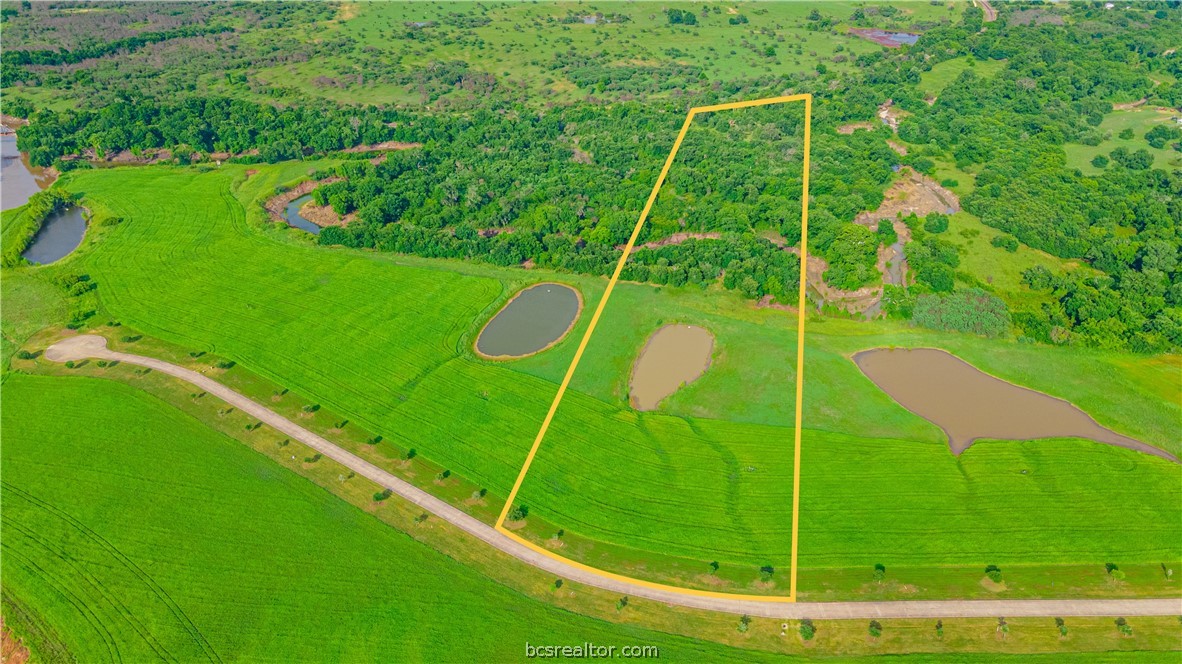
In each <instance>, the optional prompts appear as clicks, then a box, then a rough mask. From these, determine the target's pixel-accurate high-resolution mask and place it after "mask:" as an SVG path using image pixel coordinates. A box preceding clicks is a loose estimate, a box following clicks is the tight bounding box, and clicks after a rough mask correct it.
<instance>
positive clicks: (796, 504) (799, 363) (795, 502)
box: [495, 94, 813, 602]
mask: <svg viewBox="0 0 1182 664" xmlns="http://www.w3.org/2000/svg"><path fill="white" fill-rule="evenodd" d="M794 101H803V102H804V172H803V176H802V179H803V183H802V184H803V190H804V191H803V195H802V196H801V199H800V208H801V209H800V214H801V217H800V294H799V301H798V303H797V311H798V320H797V330H796V427H795V451H794V453H793V469H792V564H791V569H790V572H789V575H790V577H789V578H790V582H789V589H788V596H787V597H784V596H768V595H740V594H735V593H722V592H714V591H710V590H696V589H692V588H679V587H677V586H670V585H665V584H662V583H654V582H652V581H644V580H642V579H634V578H632V577H628V576H623V575H621V574H615V573H613V572H607V571H604V570H601V569H597V568H595V567H591V566H589V565H584V564H583V563H580V562H578V561H575V560H571V559H569V558H565V557H563V556H560V555H558V554H556V553H554V552H552V551H549V550H547V549H545V548H543V547H540V546H538V545H537V544H534V543H533V542H530V541H529V540H527V539H525V538H523V537H521V536H519V535H517V534H516V533H514V532H513V531H511V530H509V529H508V528H505V518H506V517H508V515H509V510H510V509H511V507H512V505H513V501H514V500H515V499H516V498H517V492H518V490H520V489H521V483H522V482H523V481H524V480H525V476H526V474H527V473H528V472H529V467H530V464H532V463H533V461H534V456H535V455H536V454H537V452H538V447H539V446H540V445H541V444H542V438H544V437H545V436H546V430H547V429H549V428H550V422H551V421H552V420H553V419H554V413H555V412H557V410H558V404H559V403H561V402H562V397H563V395H565V394H566V388H567V386H569V385H570V381H571V377H573V376H574V374H575V368H576V367H578V366H579V360H580V359H582V357H583V351H584V350H586V348H587V342H588V341H590V340H591V334H592V333H593V332H595V326H596V325H597V324H598V323H599V316H600V315H601V314H602V313H603V309H604V307H605V306H606V305H607V301H608V299H609V298H610V297H611V294H612V290H613V289H614V288H615V287H616V282H617V281H619V279H620V273H621V272H622V271H623V270H624V263H625V262H627V260H628V257H629V256H630V255H631V254H632V247H633V246H635V244H636V240H637V238H639V237H640V229H641V228H642V227H643V226H644V222H645V220H647V219H648V214H649V211H651V210H652V207H653V203H654V202H656V200H657V194H658V193H659V192H660V191H661V185H663V184H664V183H665V177H666V176H667V175H668V174H669V167H670V166H672V165H673V159H674V157H676V156H677V150H678V149H680V148H681V142H682V141H683V140H684V139H685V134H686V131H688V130H689V128H690V124H691V123H693V121H694V116H695V115H697V114H698V113H712V112H714V111H729V110H734V109H739V108H751V107H753V106H768V105H771V104H784V103H787V102H794ZM812 113H813V96H812V95H810V94H800V95H788V96H785V97H770V98H767V99H755V100H751V101H740V102H733V103H729V104H716V105H714V106H696V107H694V108H691V109H690V110H689V113H688V114H687V115H686V116H685V123H683V124H682V125H681V131H680V132H678V134H677V140H676V141H674V142H673V149H672V150H670V151H669V156H668V157H666V158H665V166H664V167H662V168H661V174H660V176H658V177H657V182H656V184H655V185H653V191H652V193H651V194H649V196H648V202H646V203H645V204H644V210H642V211H641V213H640V219H638V220H637V221H636V226H635V227H634V228H633V229H632V236H631V237H630V238H628V244H627V245H625V246H624V253H623V254H622V255H621V256H620V261H619V262H618V263H616V270H615V272H613V273H612V276H611V279H610V280H608V282H607V289H606V290H604V292H603V298H601V299H600V300H599V305H598V306H597V307H596V308H595V314H594V315H592V316H591V324H590V325H589V326H588V327H587V331H586V332H585V333H583V339H582V341H580V342H579V348H578V350H576V351H575V356H574V359H572V360H571V363H570V367H569V368H567V370H566V376H564V377H563V379H562V384H561V385H559V386H558V394H556V395H554V401H553V402H552V403H551V404H550V411H549V412H547V413H546V419H544V420H542V428H541V429H540V430H539V431H538V436H537V438H535V439H534V444H533V447H531V448H530V450H529V454H527V455H526V457H525V464H524V465H523V466H522V467H521V472H520V473H518V475H517V481H516V482H514V483H513V490H512V491H510V492H509V498H508V500H506V501H505V507H504V508H503V509H502V510H501V515H500V517H498V518H497V522H496V525H495V528H496V529H497V531H498V532H500V533H501V534H502V535H505V536H506V537H509V538H511V539H513V540H515V541H517V542H519V543H520V544H522V545H523V546H526V547H529V548H530V549H532V550H534V551H536V552H538V553H540V554H542V555H544V556H547V557H549V558H553V559H554V560H558V561H560V562H563V563H565V564H567V565H572V566H574V567H577V568H579V569H582V570H584V571H587V572H591V573H593V574H597V575H599V576H601V577H604V578H608V579H614V580H616V581H623V582H625V583H630V584H633V585H636V586H640V587H645V588H657V589H660V590H668V591H671V592H676V593H682V594H685V595H698V596H704V597H723V598H727V599H743V600H752V601H757V602H795V601H796V559H797V556H796V554H797V532H798V528H799V525H800V420H801V403H802V396H803V394H804V311H805V274H806V269H805V267H806V266H805V261H806V260H807V245H808V233H809V142H810V141H811V138H812V136H811V134H810V128H811V127H810V125H811V124H812Z"/></svg>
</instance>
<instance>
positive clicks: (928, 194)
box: [854, 168, 960, 229]
mask: <svg viewBox="0 0 1182 664" xmlns="http://www.w3.org/2000/svg"><path fill="white" fill-rule="evenodd" d="M899 175H900V176H901V177H900V178H899V179H898V180H896V181H895V183H894V184H893V185H891V187H890V189H887V190H886V193H885V194H884V195H883V202H882V205H880V206H879V208H878V209H877V210H875V211H874V212H862V213H860V214H859V215H858V216H857V217H856V218H855V219H854V222H855V223H858V224H862V225H863V226H867V227H869V228H871V229H874V228H876V227H877V226H878V220H879V219H895V218H896V217H898V216H899V215H900V214H901V215H903V216H907V215H909V214H911V213H912V212H914V213H915V214H917V215H919V216H921V217H923V216H926V215H927V214H929V213H931V212H939V213H941V214H952V213H953V212H959V211H960V199H959V198H957V197H956V194H954V193H952V192H951V191H948V190H947V189H945V188H944V187H941V186H940V185H939V183H937V182H936V181H935V180H933V179H931V178H929V177H927V176H926V175H922V174H920V173H916V172H915V171H913V170H912V169H910V168H904V169H903V170H902V171H900V172H899Z"/></svg>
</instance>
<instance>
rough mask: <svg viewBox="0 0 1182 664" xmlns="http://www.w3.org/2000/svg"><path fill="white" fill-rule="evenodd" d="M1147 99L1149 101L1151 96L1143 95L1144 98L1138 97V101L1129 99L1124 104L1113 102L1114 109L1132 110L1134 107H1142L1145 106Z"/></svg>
mask: <svg viewBox="0 0 1182 664" xmlns="http://www.w3.org/2000/svg"><path fill="white" fill-rule="evenodd" d="M1147 101H1149V98H1147V97H1142V98H1140V99H1138V100H1137V101H1129V102H1125V103H1123V104H1113V105H1112V110H1114V111H1131V110H1133V109H1134V108H1140V107H1142V106H1144V105H1145V102H1147Z"/></svg>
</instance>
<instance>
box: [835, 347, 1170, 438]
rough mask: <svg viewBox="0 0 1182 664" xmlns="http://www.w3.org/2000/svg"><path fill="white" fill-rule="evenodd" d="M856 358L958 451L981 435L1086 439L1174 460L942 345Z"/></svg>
mask: <svg viewBox="0 0 1182 664" xmlns="http://www.w3.org/2000/svg"><path fill="white" fill-rule="evenodd" d="M854 362H855V363H856V364H857V365H858V368H859V369H861V370H862V373H864V374H866V376H867V377H868V378H870V380H872V381H873V382H874V384H876V385H878V386H879V387H880V388H882V390H883V391H884V392H886V393H887V394H889V395H890V396H891V397H892V398H894V400H895V401H897V402H899V404H900V405H902V406H903V407H904V408H906V409H907V410H910V411H911V412H913V413H915V414H916V415H919V416H920V417H922V418H924V419H926V420H928V421H929V422H931V423H933V424H935V425H936V426H938V427H940V428H941V429H943V430H944V433H946V434H948V446H949V447H950V448H952V452H953V454H960V453H961V452H963V451H965V450H966V449H968V447H969V446H970V445H972V444H973V441H975V440H977V439H978V438H993V439H999V440H1032V439H1037V438H1087V439H1089V440H1094V441H1097V442H1100V443H1107V444H1109V445H1116V446H1119V447H1126V448H1128V449H1131V450H1138V451H1140V452H1145V453H1146V454H1153V455H1155V456H1159V457H1162V458H1164V459H1169V460H1171V461H1177V459H1175V458H1174V457H1173V456H1172V455H1170V454H1168V453H1166V452H1164V451H1162V450H1160V449H1158V448H1156V447H1153V446H1152V445H1147V444H1145V443H1143V442H1141V441H1139V440H1134V439H1132V438H1129V437H1128V436H1122V435H1120V434H1118V433H1116V432H1115V431H1112V430H1110V429H1106V428H1104V427H1102V426H1100V425H1099V424H1097V423H1096V421H1095V420H1093V419H1092V418H1091V417H1090V416H1088V414H1087V413H1085V412H1083V411H1082V410H1080V409H1079V408H1076V407H1075V406H1074V405H1072V404H1070V403H1068V402H1066V401H1063V400H1062V399H1057V398H1055V397H1052V396H1049V395H1047V394H1043V393H1042V392H1035V391H1034V390H1031V389H1028V388H1025V387H1020V386H1018V385H1014V384H1013V383H1007V382H1006V381H1004V380H1001V379H999V378H994V377H993V376H990V375H989V374H987V373H985V372H983V371H980V370H979V369H977V368H976V367H974V366H973V365H971V364H969V363H967V362H965V361H964V360H961V359H960V358H958V357H956V356H955V355H952V354H950V353H946V352H944V351H942V350H937V349H934V348H915V349H906V348H895V349H887V348H876V349H873V350H866V351H862V352H860V353H857V354H855V355H854Z"/></svg>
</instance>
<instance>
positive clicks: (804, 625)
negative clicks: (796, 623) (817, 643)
mask: <svg viewBox="0 0 1182 664" xmlns="http://www.w3.org/2000/svg"><path fill="white" fill-rule="evenodd" d="M816 634H817V628H816V626H814V625H813V621H812V620H809V619H808V618H804V619H802V620H801V621H800V638H802V639H804V640H805V641H812V640H813V637H814V636H816Z"/></svg>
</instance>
